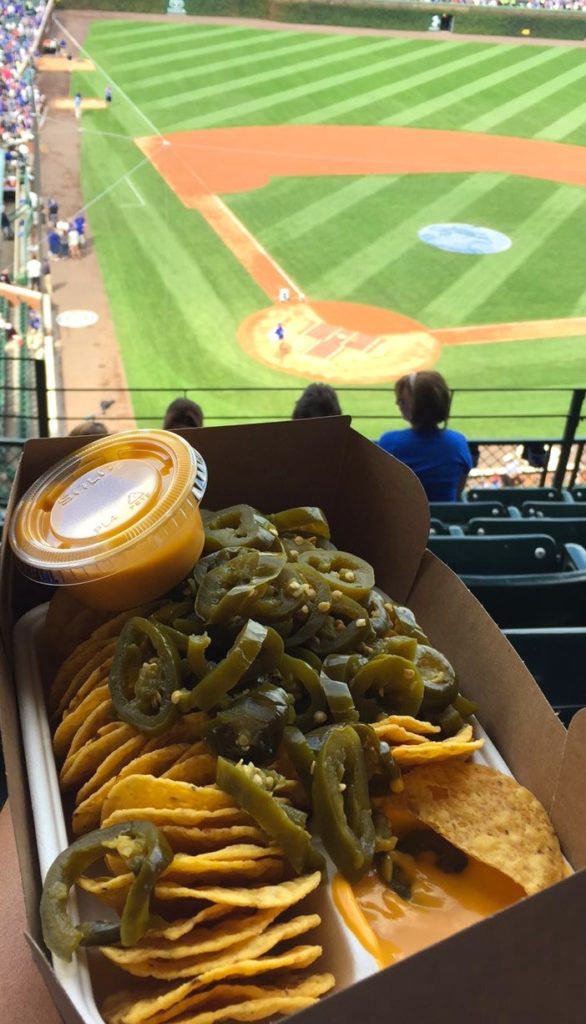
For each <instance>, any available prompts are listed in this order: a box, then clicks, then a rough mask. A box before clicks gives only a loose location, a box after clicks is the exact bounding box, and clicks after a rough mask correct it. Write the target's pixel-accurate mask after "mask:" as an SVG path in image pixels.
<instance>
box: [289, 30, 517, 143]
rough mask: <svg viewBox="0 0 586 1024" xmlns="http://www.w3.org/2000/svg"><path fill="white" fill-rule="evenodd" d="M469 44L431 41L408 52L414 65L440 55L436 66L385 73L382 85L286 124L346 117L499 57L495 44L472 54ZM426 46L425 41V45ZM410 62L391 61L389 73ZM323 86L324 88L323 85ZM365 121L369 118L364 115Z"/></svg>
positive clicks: (314, 110) (317, 121)
mask: <svg viewBox="0 0 586 1024" xmlns="http://www.w3.org/2000/svg"><path fill="white" fill-rule="evenodd" d="M469 45H470V44H466V43H455V44H452V45H451V47H450V50H449V51H447V50H446V52H445V53H442V52H441V50H439V49H436V47H438V46H439V44H437V43H436V44H435V47H433V48H431V47H430V48H429V49H428V48H427V46H424V47H422V48H421V49H420V50H418V51H417V52H416V53H415V54H412V55H411V61H413V60H417V67H418V69H419V67H420V66H421V64H420V62H421V61H422V60H424V59H426V58H429V59H432V58H437V57H440V58H441V64H440V65H439V66H436V67H432V68H429V69H427V70H425V71H420V70H417V71H416V72H415V73H414V74H411V75H408V76H407V77H405V76H404V75H403V74H401V75H399V77H398V80H397V81H390V82H389V80H388V76H385V82H384V84H383V85H374V86H373V88H371V89H369V90H365V91H363V92H358V93H355V92H352V94H351V95H349V96H345V97H344V98H342V99H339V100H336V101H335V102H334V103H331V102H330V103H327V104H324V105H323V106H321V107H316V108H314V109H313V110H311V111H310V112H309V113H306V114H302V115H299V116H297V117H292V118H291V119H290V123H292V124H307V123H312V124H325V123H327V122H329V121H332V120H334V119H340V118H343V117H347V116H348V114H350V113H352V114H354V113H355V112H356V111H357V110H367V109H368V108H369V107H372V106H374V104H375V103H378V102H383V101H387V100H389V99H391V98H392V97H394V96H401V95H402V94H403V93H408V92H411V90H414V89H419V88H420V87H421V86H425V85H429V84H431V83H432V82H438V81H441V79H442V78H446V77H449V76H451V75H453V74H455V73H456V72H457V71H465V70H467V69H469V68H476V67H477V65H478V64H482V63H484V61H492V60H497V59H499V60H502V53H499V50H498V48H497V47H486V48H484V49H482V50H481V49H480V48H479V49H478V50H475V51H474V53H470V52H469ZM428 46H429V44H428ZM456 48H465V50H466V53H465V56H463V57H460V58H457V59H456V60H454V59H453V56H452V54H453V51H454V49H456ZM406 63H410V61H408V59H407V55H405V56H402V57H399V59H398V60H396V61H394V62H393V64H392V67H391V68H390V71H391V73H392V72H393V71H394V69H395V68H396V67H400V66H401V65H403V64H406ZM324 88H328V85H327V84H326V85H325V86H324ZM367 120H370V119H369V118H367Z"/></svg>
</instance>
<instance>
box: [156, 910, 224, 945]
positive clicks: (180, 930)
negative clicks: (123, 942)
mask: <svg viewBox="0 0 586 1024" xmlns="http://www.w3.org/2000/svg"><path fill="white" fill-rule="evenodd" d="M231 913H232V907H222V906H221V905H220V904H219V903H213V904H212V905H211V906H210V907H204V909H203V910H200V911H198V913H197V914H194V915H193V917H184V918H183V919H179V920H178V921H165V922H164V923H162V924H160V925H159V926H157V927H155V928H149V929H148V931H147V932H146V933H145V935H144V938H145V940H146V941H150V940H151V939H169V941H173V940H174V939H180V938H181V937H182V936H183V935H186V934H187V932H190V931H193V929H194V928H196V927H197V926H198V925H200V924H207V923H209V922H210V921H218V920H219V919H220V918H222V917H227V916H228V915H230V914H231Z"/></svg>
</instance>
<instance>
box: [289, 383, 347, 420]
mask: <svg viewBox="0 0 586 1024" xmlns="http://www.w3.org/2000/svg"><path fill="white" fill-rule="evenodd" d="M341 415H342V410H341V408H340V403H339V401H338V396H337V394H336V392H335V391H334V389H333V388H331V387H330V385H329V384H309V385H308V386H307V387H306V389H305V391H304V392H303V394H302V395H301V397H300V398H298V399H297V402H296V404H295V408H294V409H293V414H292V416H291V419H294V420H306V419H311V418H313V417H314V416H341Z"/></svg>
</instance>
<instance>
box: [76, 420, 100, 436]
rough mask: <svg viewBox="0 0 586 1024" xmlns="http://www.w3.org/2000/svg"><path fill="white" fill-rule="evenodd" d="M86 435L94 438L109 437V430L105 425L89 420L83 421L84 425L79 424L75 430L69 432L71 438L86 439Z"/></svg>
mask: <svg viewBox="0 0 586 1024" xmlns="http://www.w3.org/2000/svg"><path fill="white" fill-rule="evenodd" d="M86 434H87V435H91V436H93V437H107V436H108V430H107V428H106V426H105V424H104V423H100V422H99V421H98V420H94V419H89V420H83V422H82V423H78V424H77V426H75V427H74V428H73V430H70V431H69V436H70V437H85V436H86Z"/></svg>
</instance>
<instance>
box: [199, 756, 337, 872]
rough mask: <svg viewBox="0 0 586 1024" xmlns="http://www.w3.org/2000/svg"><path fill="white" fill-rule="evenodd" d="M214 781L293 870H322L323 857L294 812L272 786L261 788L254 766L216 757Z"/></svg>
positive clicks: (261, 776) (258, 774)
mask: <svg viewBox="0 0 586 1024" xmlns="http://www.w3.org/2000/svg"><path fill="white" fill-rule="evenodd" d="M266 781H268V780H266ZM216 782H217V784H218V786H219V787H220V789H223V790H224V792H225V793H228V794H229V795H230V796H232V797H233V798H234V800H235V801H236V803H237V804H238V806H239V807H241V808H242V810H243V811H246V813H247V814H250V816H251V818H254V820H255V821H256V822H257V824H258V825H260V827H261V828H262V829H264V831H265V832H266V833H267V834H268V835H269V836H271V838H272V839H274V840H275V841H276V842H277V843H278V844H279V846H280V847H281V849H282V851H283V854H284V855H285V857H286V858H287V860H288V861H289V863H290V864H291V865H292V867H293V868H294V869H295V871H297V872H299V874H303V873H305V872H308V871H323V870H324V867H325V865H324V860H323V857H322V855H321V854H320V853H319V852H318V851H317V850H316V849H315V847H314V846H313V844H312V842H311V836H310V835H309V832H307V831H306V829H305V828H304V827H303V826H302V825H301V824H300V823H299V820H300V819H298V816H297V815H295V814H293V815H290V814H289V813H288V811H287V810H286V805H285V804H283V803H282V802H281V801H280V800H278V799H277V798H276V797H275V796H274V794H273V792H272V789H269V788H266V787H265V785H264V782H265V779H264V777H263V775H262V773H261V772H259V771H258V770H257V769H255V766H254V765H252V764H251V765H243V764H232V763H231V762H230V761H226V759H225V758H223V757H219V758H218V767H217V771H216ZM294 819H297V820H294Z"/></svg>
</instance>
